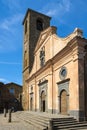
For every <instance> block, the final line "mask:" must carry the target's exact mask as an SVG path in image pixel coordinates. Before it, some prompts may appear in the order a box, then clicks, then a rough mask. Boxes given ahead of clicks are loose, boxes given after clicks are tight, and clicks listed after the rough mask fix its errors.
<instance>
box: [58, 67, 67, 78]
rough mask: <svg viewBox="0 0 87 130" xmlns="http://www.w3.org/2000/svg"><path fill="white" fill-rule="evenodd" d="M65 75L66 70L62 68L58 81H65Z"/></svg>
mask: <svg viewBox="0 0 87 130" xmlns="http://www.w3.org/2000/svg"><path fill="white" fill-rule="evenodd" d="M66 75H67V69H66V67H62V68H61V70H60V72H59V77H60V79H61V80H63V79H65V77H66Z"/></svg>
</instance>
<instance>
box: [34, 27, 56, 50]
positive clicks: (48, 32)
mask: <svg viewBox="0 0 87 130" xmlns="http://www.w3.org/2000/svg"><path fill="white" fill-rule="evenodd" d="M54 32H56V28H55V27H49V28H47V29H46V30H44V31H42V32H41V34H40V36H39V39H38V41H37V44H36V48H35V52H36V51H37V50H38V49H39V47H40V46H41V45H42V44H43V42H44V41H45V40H46V39H47V38H48V37H49V35H51V34H53V33H54Z"/></svg>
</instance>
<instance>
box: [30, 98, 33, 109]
mask: <svg viewBox="0 0 87 130" xmlns="http://www.w3.org/2000/svg"><path fill="white" fill-rule="evenodd" d="M30 110H31V111H32V110H33V98H31V99H30Z"/></svg>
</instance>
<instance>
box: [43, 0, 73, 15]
mask: <svg viewBox="0 0 87 130" xmlns="http://www.w3.org/2000/svg"><path fill="white" fill-rule="evenodd" d="M70 6H71V1H70V0H61V1H56V2H50V3H49V4H47V5H46V6H45V7H44V8H43V10H42V11H43V13H45V14H47V15H49V16H52V17H53V16H54V17H57V16H61V15H64V14H65V13H67V12H69V11H70Z"/></svg>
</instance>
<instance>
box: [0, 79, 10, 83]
mask: <svg viewBox="0 0 87 130" xmlns="http://www.w3.org/2000/svg"><path fill="white" fill-rule="evenodd" d="M0 82H3V83H9V80H7V79H4V78H0Z"/></svg>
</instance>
